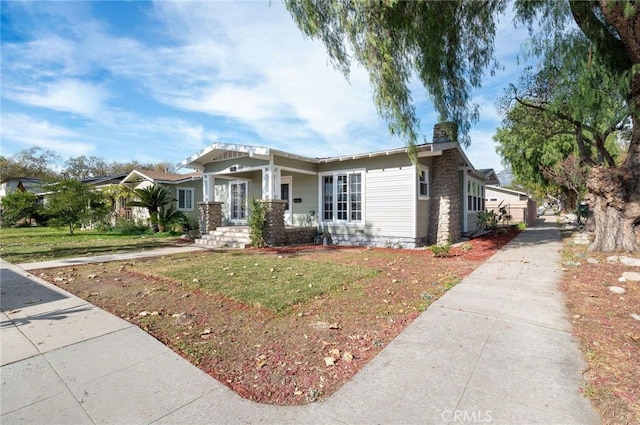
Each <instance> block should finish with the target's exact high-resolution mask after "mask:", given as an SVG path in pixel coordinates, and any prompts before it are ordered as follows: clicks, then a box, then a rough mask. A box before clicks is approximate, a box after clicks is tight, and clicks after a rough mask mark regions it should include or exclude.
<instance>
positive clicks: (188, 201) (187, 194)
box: [178, 188, 195, 211]
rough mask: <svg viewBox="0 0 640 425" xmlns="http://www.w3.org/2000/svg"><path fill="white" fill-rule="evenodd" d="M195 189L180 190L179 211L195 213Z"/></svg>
mask: <svg viewBox="0 0 640 425" xmlns="http://www.w3.org/2000/svg"><path fill="white" fill-rule="evenodd" d="M194 192H195V190H194V189H193V188H184V189H182V188H179V189H178V211H193V194H194Z"/></svg>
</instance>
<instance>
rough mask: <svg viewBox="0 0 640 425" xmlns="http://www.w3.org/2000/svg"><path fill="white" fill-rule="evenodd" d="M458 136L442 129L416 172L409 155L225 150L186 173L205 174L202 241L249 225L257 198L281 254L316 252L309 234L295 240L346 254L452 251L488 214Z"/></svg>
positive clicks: (213, 148)
mask: <svg viewBox="0 0 640 425" xmlns="http://www.w3.org/2000/svg"><path fill="white" fill-rule="evenodd" d="M456 134H457V129H456V128H455V125H453V124H451V123H441V124H437V125H436V126H435V127H434V140H433V143H429V144H423V145H419V146H416V155H417V164H416V165H414V164H412V162H411V159H410V158H409V156H408V154H407V148H397V149H389V150H385V151H379V152H369V153H363V154H356V155H345V156H337V157H329V158H309V157H305V156H302V155H296V154H293V153H288V152H284V151H280V150H276V149H271V148H268V147H261V146H248V145H239V144H224V143H215V144H212V145H210V146H209V147H207V148H206V149H204V150H202V151H201V152H199V153H197V154H195V155H193V156H191V157H189V158H187V159H186V160H184V161H183V162H182V163H181V164H180V165H181V166H182V167H187V168H191V169H195V170H198V171H200V172H202V176H203V185H202V199H203V203H202V205H201V213H200V217H201V222H200V224H201V232H202V233H203V234H207V233H209V232H212V231H214V230H216V229H217V228H219V227H222V226H241V225H246V222H247V215H248V200H249V199H251V198H255V199H262V200H264V201H265V202H266V203H267V205H268V209H269V212H270V219H269V226H270V230H269V243H270V244H273V245H282V244H288V243H304V242H309V241H308V235H309V233H304V232H297V233H295V232H296V229H305V228H306V229H312V233H311V235H312V236H311V240H313V235H314V234H315V230H316V229H318V231H319V232H322V233H325V234H328V235H330V237H331V240H332V242H333V243H336V244H343V245H364V246H394V247H398V246H402V247H416V246H421V245H425V244H435V243H438V244H445V243H448V242H451V241H456V240H459V239H460V238H461V235H462V234H463V233H465V232H472V231H474V230H475V227H476V217H477V212H478V211H481V210H482V209H483V208H484V198H485V196H484V194H485V192H484V190H485V189H484V188H485V181H486V176H485V174H483V173H481V172H479V171H478V170H475V169H474V167H473V165H472V164H471V162H470V161H469V159H468V158H467V156H466V155H465V154H464V152H463V150H462V149H461V147H460V145H459V144H458V143H457V141H455V140H457V136H456ZM450 135H453V137H450ZM285 225H286V226H288V228H285ZM292 232H293V233H292ZM291 234H294V235H295V234H297V235H298V236H299V237H300V238H301V239H306V240H301V239H300V238H296V237H292V236H291Z"/></svg>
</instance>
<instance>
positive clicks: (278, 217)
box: [262, 200, 287, 246]
mask: <svg viewBox="0 0 640 425" xmlns="http://www.w3.org/2000/svg"><path fill="white" fill-rule="evenodd" d="M262 202H264V205H265V207H266V209H267V238H266V239H267V240H266V241H265V242H266V244H267V245H268V246H281V245H285V244H286V243H287V234H286V232H285V227H284V210H285V207H286V205H287V201H284V200H273V201H262Z"/></svg>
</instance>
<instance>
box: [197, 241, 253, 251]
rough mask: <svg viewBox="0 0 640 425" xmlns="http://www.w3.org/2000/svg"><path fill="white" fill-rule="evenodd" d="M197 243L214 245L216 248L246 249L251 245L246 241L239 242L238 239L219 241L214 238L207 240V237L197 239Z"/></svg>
mask: <svg viewBox="0 0 640 425" xmlns="http://www.w3.org/2000/svg"><path fill="white" fill-rule="evenodd" d="M195 243H196V245H201V246H208V247H214V248H236V249H245V248H249V247H250V246H251V243H244V242H237V241H234V242H219V241H212V240H205V239H196V240H195Z"/></svg>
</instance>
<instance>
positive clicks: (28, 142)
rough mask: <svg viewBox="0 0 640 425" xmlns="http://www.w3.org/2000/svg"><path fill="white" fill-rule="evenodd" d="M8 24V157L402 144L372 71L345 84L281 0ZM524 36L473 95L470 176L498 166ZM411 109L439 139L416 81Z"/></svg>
mask: <svg viewBox="0 0 640 425" xmlns="http://www.w3.org/2000/svg"><path fill="white" fill-rule="evenodd" d="M1 24H2V34H1V35H2V83H1V92H2V111H1V114H2V115H1V118H2V122H1V125H0V128H1V133H0V137H1V154H2V155H4V156H11V155H13V154H15V153H17V152H19V151H21V150H23V149H26V148H30V147H33V146H38V147H42V148H45V149H51V150H54V151H55V152H56V153H57V154H58V155H60V156H61V157H62V158H63V159H67V158H69V157H73V156H79V155H87V156H91V155H95V156H98V157H101V158H104V159H105V160H107V161H121V162H125V161H129V160H137V161H140V162H160V161H167V162H171V163H178V162H180V161H181V160H183V159H185V158H186V157H188V156H190V155H191V154H193V153H196V152H197V151H199V150H201V149H203V148H204V147H206V146H208V145H210V144H211V143H214V142H224V143H240V144H249V145H260V146H270V147H274V148H277V149H281V150H285V151H289V152H292V153H297V154H301V155H306V156H312V157H315V156H333V155H344V154H353V153H360V152H368V151H376V150H383V149H387V148H394V147H400V146H403V145H404V143H403V141H402V140H401V139H399V138H394V137H391V136H390V135H389V134H388V130H387V126H386V123H385V122H384V121H382V120H381V119H380V118H379V117H378V116H377V114H376V111H375V108H374V105H373V102H372V98H371V88H370V87H369V83H368V77H367V75H366V73H365V72H364V71H363V70H362V69H361V68H358V67H354V69H353V70H352V75H351V79H350V82H347V81H346V80H345V79H344V77H343V76H342V74H340V73H339V72H337V71H335V70H334V69H333V68H332V67H331V65H330V64H329V62H328V57H327V54H326V51H325V49H324V46H323V45H322V44H321V43H320V42H318V41H314V40H309V39H305V38H304V37H303V36H302V35H301V33H300V31H299V30H298V29H297V27H296V26H295V24H294V23H293V20H292V19H291V17H290V15H289V14H288V13H287V11H286V10H285V8H284V7H283V6H282V4H281V3H279V2H278V0H272V1H271V2H257V1H256V2H196V1H182V2H169V1H158V2H141V1H129V2H116V1H113V2H93V1H72V2H53V1H51V2H32V1H9V2H6V1H3V2H2V23H1ZM526 39H527V32H526V30H525V29H524V28H519V29H515V28H514V27H513V24H512V22H511V20H510V19H507V18H503V19H502V20H501V22H500V24H499V27H498V36H497V40H496V53H497V56H498V59H499V61H500V63H501V64H502V65H503V66H504V70H503V71H501V72H498V73H497V74H496V75H495V76H494V77H489V76H487V78H485V80H484V83H483V90H481V91H478V92H477V93H475V94H474V98H475V101H476V102H477V103H478V104H479V105H480V106H481V115H480V122H479V123H478V124H477V125H475V126H474V128H473V129H472V132H471V146H470V147H469V148H468V149H467V155H468V156H469V158H470V159H471V161H472V162H473V164H474V165H475V167H476V168H494V169H496V171H499V170H501V169H502V168H504V167H503V166H502V165H501V164H500V158H499V156H498V155H497V154H496V153H495V144H494V142H493V141H492V139H491V137H492V136H493V134H494V133H495V129H496V128H497V127H498V126H499V124H500V117H499V116H498V113H497V111H496V108H495V105H494V104H495V100H496V99H497V98H498V97H499V96H500V95H501V94H502V92H503V89H504V87H506V86H507V84H508V83H509V82H515V81H516V80H517V78H518V76H519V74H520V71H521V70H522V68H523V66H522V65H518V64H517V62H516V57H517V55H518V54H519V52H520V45H521V43H523V42H525V41H526ZM414 101H415V102H416V104H417V107H418V112H419V115H420V119H421V125H422V130H423V133H424V135H425V136H426V137H427V140H431V135H432V128H433V124H435V123H436V121H437V116H436V114H435V112H434V111H433V108H432V107H431V104H430V102H429V101H428V98H427V97H426V96H425V95H424V91H423V90H421V89H420V88H419V87H418V86H416V90H415V94H414ZM185 171H188V170H185Z"/></svg>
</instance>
